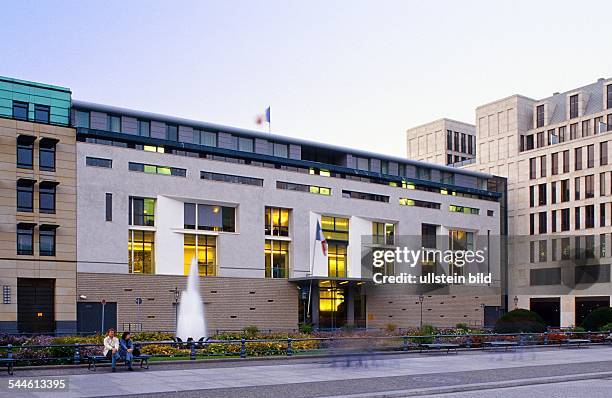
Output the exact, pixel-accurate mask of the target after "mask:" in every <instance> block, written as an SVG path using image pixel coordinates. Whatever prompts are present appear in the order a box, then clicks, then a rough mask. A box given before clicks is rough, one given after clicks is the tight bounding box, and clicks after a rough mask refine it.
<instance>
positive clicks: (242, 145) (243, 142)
mask: <svg viewBox="0 0 612 398" xmlns="http://www.w3.org/2000/svg"><path fill="white" fill-rule="evenodd" d="M238 150H239V151H243V152H253V139H252V138H243V137H238Z"/></svg>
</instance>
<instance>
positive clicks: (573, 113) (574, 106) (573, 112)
mask: <svg viewBox="0 0 612 398" xmlns="http://www.w3.org/2000/svg"><path fill="white" fill-rule="evenodd" d="M575 117H578V94H575V95H572V96H571V97H570V119H573V118H575Z"/></svg>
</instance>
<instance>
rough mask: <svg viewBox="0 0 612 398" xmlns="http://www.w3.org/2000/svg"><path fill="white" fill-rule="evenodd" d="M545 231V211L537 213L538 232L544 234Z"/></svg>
mask: <svg viewBox="0 0 612 398" xmlns="http://www.w3.org/2000/svg"><path fill="white" fill-rule="evenodd" d="M546 232H547V225H546V212H545V211H543V212H540V213H538V233H540V234H545V233H546Z"/></svg>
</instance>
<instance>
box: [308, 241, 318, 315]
mask: <svg viewBox="0 0 612 398" xmlns="http://www.w3.org/2000/svg"><path fill="white" fill-rule="evenodd" d="M316 233H317V232H316V231H315V239H314V244H313V245H312V258H311V260H310V288H309V289H308V310H307V312H306V317H307V318H310V298H311V297H312V277H313V275H312V273H313V272H314V257H315V250H316V248H317V235H316Z"/></svg>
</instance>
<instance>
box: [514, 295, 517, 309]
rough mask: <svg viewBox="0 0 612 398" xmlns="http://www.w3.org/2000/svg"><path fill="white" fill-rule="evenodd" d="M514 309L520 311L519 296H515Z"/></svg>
mask: <svg viewBox="0 0 612 398" xmlns="http://www.w3.org/2000/svg"><path fill="white" fill-rule="evenodd" d="M514 309H515V310H518V296H514Z"/></svg>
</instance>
